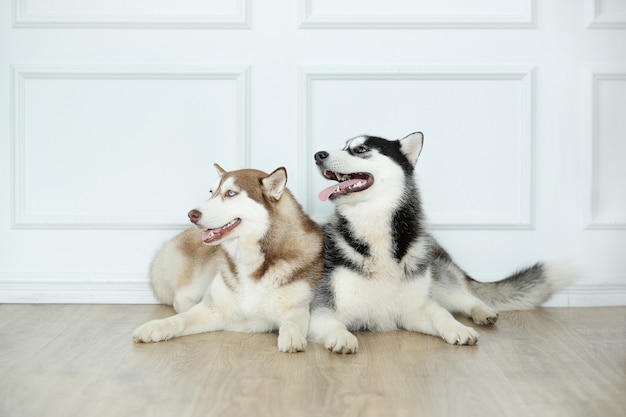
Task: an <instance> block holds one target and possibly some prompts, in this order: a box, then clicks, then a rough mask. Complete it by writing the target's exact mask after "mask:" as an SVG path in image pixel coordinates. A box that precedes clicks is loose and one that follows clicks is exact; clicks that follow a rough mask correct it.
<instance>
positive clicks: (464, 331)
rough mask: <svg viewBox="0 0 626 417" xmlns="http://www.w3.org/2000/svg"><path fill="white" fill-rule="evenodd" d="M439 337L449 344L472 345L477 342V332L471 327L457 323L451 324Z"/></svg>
mask: <svg viewBox="0 0 626 417" xmlns="http://www.w3.org/2000/svg"><path fill="white" fill-rule="evenodd" d="M441 337H442V338H443V339H444V340H445V341H446V342H448V343H450V344H451V345H469V346H473V345H475V344H476V343H478V339H479V337H480V336H478V332H477V331H476V330H474V329H472V328H471V327H466V326H463V325H462V324H460V323H457V324H456V325H455V326H451V328H450V329H448V330H446V331H445V332H443V333H442V334H441Z"/></svg>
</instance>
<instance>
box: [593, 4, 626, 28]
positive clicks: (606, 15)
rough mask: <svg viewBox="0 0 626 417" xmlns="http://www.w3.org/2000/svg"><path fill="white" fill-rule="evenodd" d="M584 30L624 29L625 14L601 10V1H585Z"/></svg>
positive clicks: (625, 26) (625, 25)
mask: <svg viewBox="0 0 626 417" xmlns="http://www.w3.org/2000/svg"><path fill="white" fill-rule="evenodd" d="M584 16H585V28H587V29H626V13H614V12H610V11H606V10H603V7H602V0H585V11H584Z"/></svg>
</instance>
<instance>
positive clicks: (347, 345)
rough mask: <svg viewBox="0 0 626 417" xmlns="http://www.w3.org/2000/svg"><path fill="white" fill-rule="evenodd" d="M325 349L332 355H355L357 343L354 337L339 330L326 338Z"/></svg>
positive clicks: (345, 331) (347, 332) (357, 347)
mask: <svg viewBox="0 0 626 417" xmlns="http://www.w3.org/2000/svg"><path fill="white" fill-rule="evenodd" d="M324 346H326V349H328V350H330V351H331V352H334V353H348V354H349V353H356V352H357V350H358V349H359V342H358V340H357V338H356V336H355V335H353V334H352V333H350V332H349V331H347V330H340V331H337V332H336V333H333V334H331V335H330V336H328V337H327V338H326V343H325V344H324Z"/></svg>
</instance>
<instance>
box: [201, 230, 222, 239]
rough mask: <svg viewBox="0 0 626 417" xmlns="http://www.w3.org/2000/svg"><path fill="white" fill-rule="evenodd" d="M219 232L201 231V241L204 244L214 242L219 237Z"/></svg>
mask: <svg viewBox="0 0 626 417" xmlns="http://www.w3.org/2000/svg"><path fill="white" fill-rule="evenodd" d="M220 234H221V233H220V230H219V229H209V230H203V231H202V240H203V241H204V242H206V241H207V240H208V241H212V240H215V239H217V238H219V237H220Z"/></svg>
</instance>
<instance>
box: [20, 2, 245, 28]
mask: <svg viewBox="0 0 626 417" xmlns="http://www.w3.org/2000/svg"><path fill="white" fill-rule="evenodd" d="M236 1H237V11H236V13H234V14H230V15H228V14H204V15H192V14H190V15H169V16H168V15H166V14H163V15H158V14H150V13H141V14H113V13H100V14H85V13H82V14H81V13H66V14H61V13H54V14H53V13H35V12H31V11H28V8H27V0H13V2H12V3H13V4H12V6H13V10H12V12H13V13H12V14H13V27H15V28H83V29H102V28H106V29H250V28H251V24H250V0H236Z"/></svg>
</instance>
